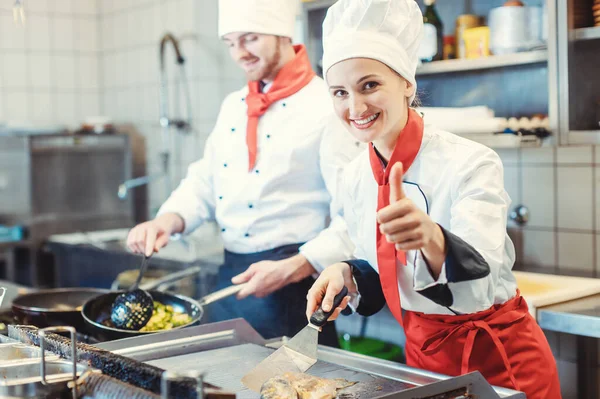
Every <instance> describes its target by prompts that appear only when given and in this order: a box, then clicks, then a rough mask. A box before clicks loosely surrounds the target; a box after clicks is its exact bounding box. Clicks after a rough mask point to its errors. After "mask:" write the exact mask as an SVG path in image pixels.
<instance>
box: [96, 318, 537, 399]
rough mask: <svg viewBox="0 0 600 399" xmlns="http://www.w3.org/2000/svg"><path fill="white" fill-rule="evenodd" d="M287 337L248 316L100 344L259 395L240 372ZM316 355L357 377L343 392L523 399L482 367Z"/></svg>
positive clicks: (322, 367)
mask: <svg viewBox="0 0 600 399" xmlns="http://www.w3.org/2000/svg"><path fill="white" fill-rule="evenodd" d="M285 340H286V338H282V339H278V340H272V341H269V342H267V341H265V340H264V339H262V337H260V335H258V334H257V333H256V331H254V330H253V329H252V328H251V327H250V325H249V324H248V323H247V322H246V321H244V320H242V319H235V320H229V321H226V322H222V323H214V324H206V325H201V326H198V327H191V328H186V329H182V330H177V331H171V332H166V333H161V334H153V335H149V336H144V337H140V338H138V337H135V338H129V339H124V340H119V341H112V342H107V343H103V344H98V345H96V346H98V347H100V348H102V349H106V350H109V351H112V352H114V353H118V354H121V355H123V356H127V357H130V358H133V359H136V360H139V361H143V362H146V363H149V364H152V365H154V366H157V367H160V368H163V369H165V370H169V371H189V370H197V371H202V372H205V373H206V375H205V381H206V382H209V383H212V384H214V385H217V386H220V387H221V388H224V389H226V390H229V391H233V392H236V393H237V397H238V398H244V399H246V398H247V399H255V398H258V397H259V395H258V394H257V393H256V392H252V391H248V390H246V389H245V388H244V387H243V386H242V385H241V382H240V380H241V378H242V376H244V375H245V374H246V373H247V372H248V371H250V370H251V369H252V368H253V367H254V366H255V365H256V364H258V363H259V362H260V361H262V360H263V359H264V358H265V357H267V356H268V355H269V354H270V353H271V352H272V351H273V350H274V348H275V347H278V346H280V345H282V344H283V343H284V342H285ZM318 358H319V361H318V362H317V364H316V365H315V366H313V367H312V368H311V369H310V370H309V371H308V373H310V374H314V375H318V376H321V377H328V378H346V379H348V380H350V381H357V382H359V384H356V385H355V386H354V387H352V388H350V389H348V392H346V391H344V392H343V394H344V395H343V397H348V398H356V399H358V398H367V397H368V398H397V399H404V398H414V397H419V398H432V397H436V398H454V397H458V396H459V395H458V394H457V392H458V391H460V389H466V392H468V393H469V394H471V395H473V396H474V397H479V398H489V399H492V398H511V399H525V395H524V394H523V393H521V392H516V391H512V390H508V389H504V388H496V387H493V388H492V387H491V386H490V385H489V384H488V383H487V382H486V381H485V379H483V377H482V376H481V374H479V373H478V372H475V373H469V374H467V375H464V376H460V377H448V376H444V375H440V374H435V373H430V372H428V371H424V370H419V369H414V368H411V367H408V366H406V365H403V364H400V363H395V362H390V361H385V360H381V359H376V358H372V357H368V356H363V355H359V354H355V353H351V352H347V351H343V350H340V349H333V348H328V347H324V346H319V349H318ZM449 392H453V393H452V394H449ZM346 394H347V395H348V396H347V395H346Z"/></svg>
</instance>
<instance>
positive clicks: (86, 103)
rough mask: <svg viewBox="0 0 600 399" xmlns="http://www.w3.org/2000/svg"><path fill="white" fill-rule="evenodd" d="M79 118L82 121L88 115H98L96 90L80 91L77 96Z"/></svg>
mask: <svg viewBox="0 0 600 399" xmlns="http://www.w3.org/2000/svg"><path fill="white" fill-rule="evenodd" d="M78 100H79V102H80V104H79V119H81V120H82V121H83V120H85V119H86V118H88V117H90V116H97V115H100V105H99V101H100V94H99V93H98V92H96V91H94V92H91V93H81V94H80V95H79V97H78Z"/></svg>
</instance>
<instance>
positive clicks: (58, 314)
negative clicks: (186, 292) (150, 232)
mask: <svg viewBox="0 0 600 399" xmlns="http://www.w3.org/2000/svg"><path fill="white" fill-rule="evenodd" d="M198 272H200V267H191V268H188V269H185V270H182V271H180V272H176V273H171V274H169V275H167V276H165V277H163V278H161V279H158V280H155V281H152V282H150V283H147V284H142V285H141V287H142V288H145V289H152V288H156V287H159V286H161V285H163V284H167V283H172V282H174V281H178V280H181V279H182V278H184V277H188V276H191V275H194V274H196V273H198ZM110 292H111V291H110V290H106V289H100V288H52V289H47V290H41V291H36V292H33V293H29V294H24V295H20V296H18V297H16V298H15V299H14V300H13V302H12V311H13V313H14V315H15V318H16V319H17V322H18V323H20V324H30V325H34V326H36V327H39V328H43V327H49V326H73V327H75V329H76V330H77V331H79V332H87V333H90V332H91V331H87V329H86V326H87V324H86V323H85V321H84V320H83V317H82V316H81V310H82V309H83V305H84V304H85V303H86V302H87V301H88V300H90V299H92V298H96V297H97V296H99V295H102V294H108V293H110Z"/></svg>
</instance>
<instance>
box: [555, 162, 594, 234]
mask: <svg viewBox="0 0 600 399" xmlns="http://www.w3.org/2000/svg"><path fill="white" fill-rule="evenodd" d="M557 173H558V187H557V192H558V198H557V201H558V203H557V207H558V222H557V225H558V227H559V228H571V229H580V230H592V227H593V221H592V220H593V219H592V206H593V205H592V192H593V180H592V168H591V167H559V168H557Z"/></svg>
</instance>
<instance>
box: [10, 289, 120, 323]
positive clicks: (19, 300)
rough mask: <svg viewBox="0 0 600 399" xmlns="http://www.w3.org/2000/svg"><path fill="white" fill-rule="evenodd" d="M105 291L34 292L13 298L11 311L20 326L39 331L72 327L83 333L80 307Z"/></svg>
mask: <svg viewBox="0 0 600 399" xmlns="http://www.w3.org/2000/svg"><path fill="white" fill-rule="evenodd" d="M108 292H110V291H109V290H105V289H99V288H56V289H47V290H41V291H37V292H34V293H31V294H24V295H20V296H18V297H16V298H15V299H14V300H13V302H12V311H13V314H14V315H15V318H16V319H17V321H18V323H20V324H29V325H34V326H36V327H39V328H43V327H49V326H73V327H75V329H76V330H77V331H83V330H84V327H85V323H84V321H83V318H82V317H81V309H82V307H83V304H84V303H85V302H86V301H88V300H89V299H92V298H95V297H97V296H98V295H101V294H106V293H108Z"/></svg>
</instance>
